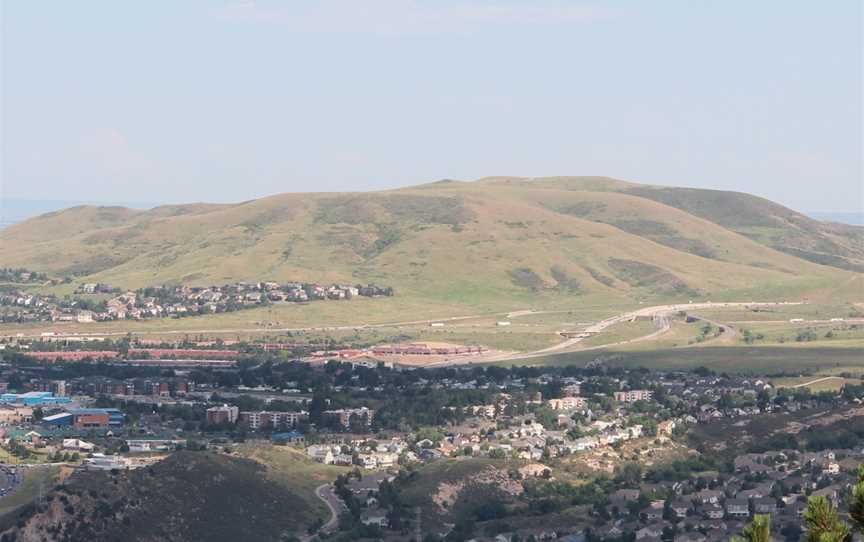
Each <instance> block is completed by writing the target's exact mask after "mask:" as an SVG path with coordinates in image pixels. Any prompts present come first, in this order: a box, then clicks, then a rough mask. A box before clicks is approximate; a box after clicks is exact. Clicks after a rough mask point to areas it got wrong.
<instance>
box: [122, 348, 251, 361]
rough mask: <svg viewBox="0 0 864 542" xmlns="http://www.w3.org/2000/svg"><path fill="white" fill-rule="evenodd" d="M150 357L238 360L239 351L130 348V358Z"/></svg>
mask: <svg viewBox="0 0 864 542" xmlns="http://www.w3.org/2000/svg"><path fill="white" fill-rule="evenodd" d="M140 356H150V357H153V358H184V359H188V358H194V359H201V358H205V359H236V358H238V357H239V356H240V352H238V351H237V350H217V349H208V350H204V349H199V348H130V349H129V357H140Z"/></svg>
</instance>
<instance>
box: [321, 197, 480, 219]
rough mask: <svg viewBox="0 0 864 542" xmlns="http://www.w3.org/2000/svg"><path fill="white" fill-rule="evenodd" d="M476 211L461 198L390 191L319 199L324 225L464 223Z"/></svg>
mask: <svg viewBox="0 0 864 542" xmlns="http://www.w3.org/2000/svg"><path fill="white" fill-rule="evenodd" d="M473 219H474V212H473V211H472V210H471V209H469V208H468V207H466V206H465V203H464V201H463V200H462V199H460V198H455V197H444V196H416V195H412V194H391V195H388V196H380V195H370V194H361V195H354V196H337V197H333V198H326V199H323V200H321V201H319V202H318V214H317V215H316V216H315V220H316V221H317V222H323V223H325V224H338V223H346V224H376V223H387V222H409V223H419V224H448V225H453V224H464V223H466V222H470V221H471V220H473Z"/></svg>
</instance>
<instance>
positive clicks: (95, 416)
mask: <svg viewBox="0 0 864 542" xmlns="http://www.w3.org/2000/svg"><path fill="white" fill-rule="evenodd" d="M42 424H43V425H55V426H73V427H78V428H94V427H120V426H122V425H123V413H122V412H121V411H119V410H117V409H116V408H74V409H70V410H69V411H68V412H61V413H59V414H52V415H51V416H45V417H44V418H42Z"/></svg>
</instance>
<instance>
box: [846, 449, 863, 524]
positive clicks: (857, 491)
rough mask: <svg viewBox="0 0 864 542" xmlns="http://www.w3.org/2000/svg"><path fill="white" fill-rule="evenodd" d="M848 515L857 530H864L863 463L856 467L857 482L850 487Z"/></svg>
mask: <svg viewBox="0 0 864 542" xmlns="http://www.w3.org/2000/svg"><path fill="white" fill-rule="evenodd" d="M849 516H850V517H851V518H852V521H853V522H854V526H855V528H856V529H858V530H859V531H864V465H861V466H859V467H858V483H857V484H855V485H854V486H853V487H852V498H851V499H850V501H849Z"/></svg>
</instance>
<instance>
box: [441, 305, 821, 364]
mask: <svg viewBox="0 0 864 542" xmlns="http://www.w3.org/2000/svg"><path fill="white" fill-rule="evenodd" d="M803 304H804V303H802V302H787V301H782V302H773V303H772V302H749V301H747V302H744V301H741V302H728V303H713V302H706V303H680V304H675V305H655V306H652V307H644V308H641V309H638V310H635V311H629V312H625V313H622V314H619V315H617V316H612V317H610V318H606V319H605V320H601V321H599V322H597V323H595V324H591V325H590V326H588V327H587V328H585V330H584V333H585V335H584V336H579V337H573V338H570V339H567V340H565V341H562V342H560V343H558V344H555V345H552V346H549V347H547V348H543V349H541V350H535V351H533V352H523V353H517V354H505V355H501V356H494V357H489V358H484V359H482V360H476V359H475V360H472V361H471V362H470V363H492V362H498V361H512V360H522V359H531V358H539V357H543V356H547V355H549V354H557V353H566V352H569V351H571V350H573V349H574V348H575V347H576V346H578V345H579V343H580V342H582V341H583V340H585V339H586V338H588V337H589V336H591V335H594V334H597V333H600V332H601V331H603V330H605V329H606V328H608V327H611V326H614V325H615V324H620V323H622V322H629V321H632V320H635V319H636V318H651V319H652V320H653V321H654V325H655V326H656V328H657V330H656V331H653V332H652V333H649V334H648V335H643V336H641V337H636V338H633V339H629V340H626V341H619V342H615V343H609V344H603V345H598V346H592V347H590V348H580V349H579V351H580V352H584V351H586V350H599V349H601V348H608V347H610V346H621V345H624V344H631V343H635V342H643V341H650V340H654V339H656V338H658V337H660V336H661V335H663V334H664V333H666V332H667V331H669V330H670V329H671V327H672V320H671V317H672V315H673V314H675V313H677V312H679V311H685V312H687V311H692V310H704V309H716V308H730V307H773V306H780V305H803ZM691 316H693V317H694V318H697V319H699V320H703V321H705V322H709V323H712V324H714V325H716V326H719V327H721V328H723V329H724V334H725V333H732V334H734V330H732V328H730V327H729V326H727V325H725V324H721V323H718V322H714V321H711V320H707V319H705V318H702V317H699V316H695V315H691ZM465 363H466V362H465V360H447V361H442V362H438V363H430V364H428V365H425V367H442V366H447V365H464V364H465Z"/></svg>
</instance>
